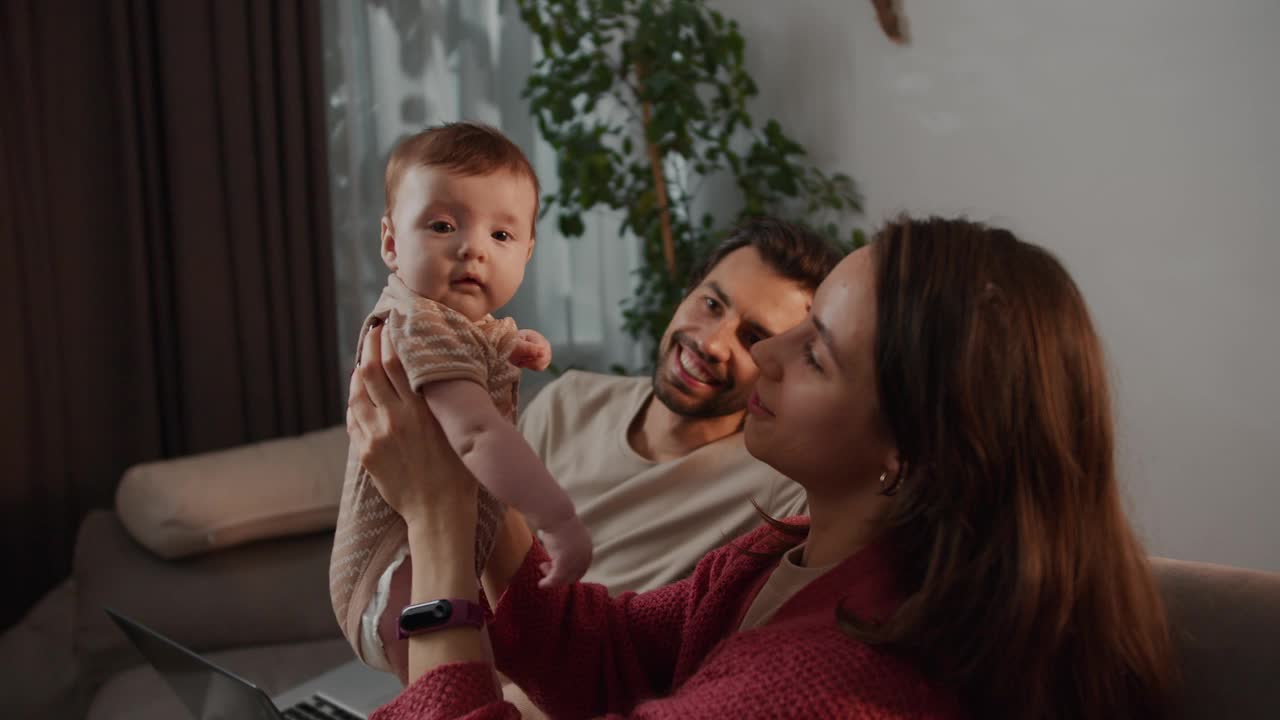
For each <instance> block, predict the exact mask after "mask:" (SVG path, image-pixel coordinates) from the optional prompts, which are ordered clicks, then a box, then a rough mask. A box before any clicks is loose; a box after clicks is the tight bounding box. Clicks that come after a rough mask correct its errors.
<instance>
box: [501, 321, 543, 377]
mask: <svg viewBox="0 0 1280 720" xmlns="http://www.w3.org/2000/svg"><path fill="white" fill-rule="evenodd" d="M511 364H512V365H515V366H516V367H518V368H524V369H526V370H537V371H539V372H541V371H543V370H546V369H547V368H548V367H549V366H550V365H551V343H550V342H547V339H546V338H544V337H542V333H540V332H538V331H537V330H520V331H518V332H517V333H516V349H515V350H512V351H511Z"/></svg>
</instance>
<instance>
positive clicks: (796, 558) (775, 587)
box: [738, 543, 840, 632]
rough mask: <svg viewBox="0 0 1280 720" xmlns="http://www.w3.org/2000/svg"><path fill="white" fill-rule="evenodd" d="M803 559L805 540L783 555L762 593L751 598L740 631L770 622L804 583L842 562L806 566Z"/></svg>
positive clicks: (766, 581) (739, 627)
mask: <svg viewBox="0 0 1280 720" xmlns="http://www.w3.org/2000/svg"><path fill="white" fill-rule="evenodd" d="M803 559H804V544H803V543H802V544H800V545H797V546H796V547H794V548H792V549H790V550H788V551H787V553H786V554H785V555H783V556H782V560H780V561H779V562H778V567H776V568H774V569H773V572H772V573H769V579H768V580H765V581H764V585H762V586H760V592H758V593H756V596H755V599H753V600H752V601H751V607H749V608H747V613H746V614H745V615H743V616H742V623H741V624H740V625H739V626H738V631H739V632H745V631H747V630H752V629H755V628H758V627H760V626H761V625H764V624H765V623H767V622H769V619H770V618H772V617H773V615H774V613H776V612H778V610H779V609H781V608H782V606H783V605H785V604H786V603H787V601H788V600H790V599H791V596H793V595H795V594H796V593H798V592H800V591H801V590H802V589H803V588H804V586H806V585H808V584H809V583H811V582H813V581H814V580H817V579H818V578H820V577H822V576H823V575H825V574H826V573H827V571H828V570H830V569H831V568H833V567H835V566H836V565H839V564H840V563H832V564H830V565H826V566H823V567H805V566H804V565H802V564H801V562H802V561H803Z"/></svg>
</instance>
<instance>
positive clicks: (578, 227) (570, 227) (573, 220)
mask: <svg viewBox="0 0 1280 720" xmlns="http://www.w3.org/2000/svg"><path fill="white" fill-rule="evenodd" d="M559 225H560V234H561V235H564V236H565V237H582V233H584V232H586V229H587V228H586V226H584V225H583V224H582V216H580V215H576V214H575V215H568V214H564V213H561V215H560V218H559Z"/></svg>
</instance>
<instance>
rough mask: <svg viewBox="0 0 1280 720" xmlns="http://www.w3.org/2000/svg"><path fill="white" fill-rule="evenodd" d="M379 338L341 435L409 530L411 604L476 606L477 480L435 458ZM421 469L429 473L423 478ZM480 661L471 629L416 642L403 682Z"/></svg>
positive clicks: (426, 423)
mask: <svg viewBox="0 0 1280 720" xmlns="http://www.w3.org/2000/svg"><path fill="white" fill-rule="evenodd" d="M382 330H383V328H382V327H381V326H377V327H374V328H371V329H370V330H369V333H368V335H367V336H366V339H365V342H364V347H363V350H362V354H361V358H360V367H359V368H358V369H357V374H356V376H355V377H353V378H352V383H351V394H350V396H349V397H348V402H347V431H348V433H349V434H350V435H351V441H352V443H353V444H354V445H355V446H356V447H357V448H358V449H359V451H360V461H361V463H362V464H363V465H364V467H365V469H367V470H368V471H369V474H370V476H371V478H372V480H373V482H374V484H375V486H377V488H378V492H380V493H381V494H382V496H383V498H384V499H385V500H386V501H387V504H388V505H390V506H391V507H392V509H394V510H395V511H396V512H398V513H399V514H400V515H401V517H403V518H404V521H405V524H406V525H407V527H408V539H409V553H410V556H412V557H413V559H414V561H413V578H412V585H411V591H410V592H411V596H410V601H411V602H415V603H416V602H426V601H428V600H436V599H440V598H450V597H454V598H464V599H471V600H473V601H474V600H476V599H477V590H476V582H475V574H474V573H475V557H474V556H475V547H474V539H475V531H476V483H475V479H474V478H472V477H471V475H470V473H468V472H467V471H466V468H464V467H462V466H461V464H460V463H459V461H458V460H457V456H456V455H455V454H454V453H452V452H436V451H433V447H437V446H440V445H442V444H443V445H445V446H446V447H447V443H444V442H443V439H442V431H441V429H440V426H439V425H438V424H437V423H436V422H435V419H434V418H433V417H432V416H431V413H430V412H429V410H428V409H427V407H426V404H425V403H424V402H422V400H421V399H420V398H418V397H417V396H416V395H415V394H414V393H413V391H412V389H411V388H410V387H409V380H408V376H407V375H406V374H405V372H404V368H403V367H401V366H400V362H399V358H397V357H396V356H395V353H394V350H391V349H390V343H389V342H387V338H386V337H385V336H384V334H383V333H382ZM384 353H385V355H384ZM384 358H385V360H384ZM426 467H431V468H432V470H433V471H432V472H431V473H423V472H422V469H423V468H426ZM424 476H427V477H424ZM483 657H484V652H483V646H482V645H481V641H480V633H479V631H477V630H475V629H473V628H465V627H464V628H451V629H448V630H442V631H439V632H433V633H427V634H425V635H417V636H414V637H413V638H411V639H410V641H409V678H410V680H413V679H416V678H418V677H420V676H422V674H423V673H425V672H427V671H428V670H431V669H432V668H435V667H437V666H439V665H442V664H445V663H452V662H467V661H478V660H481V659H483Z"/></svg>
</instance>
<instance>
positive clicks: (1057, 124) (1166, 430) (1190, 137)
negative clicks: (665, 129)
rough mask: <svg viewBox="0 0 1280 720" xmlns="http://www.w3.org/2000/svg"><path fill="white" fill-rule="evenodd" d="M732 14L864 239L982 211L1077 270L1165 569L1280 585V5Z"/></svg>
mask: <svg viewBox="0 0 1280 720" xmlns="http://www.w3.org/2000/svg"><path fill="white" fill-rule="evenodd" d="M904 4H905V9H906V14H907V16H908V18H909V19H910V22H911V29H912V35H913V37H912V43H911V45H910V46H908V47H905V48H900V47H897V46H894V45H892V44H891V43H890V42H889V41H888V40H887V39H885V38H884V36H883V35H882V34H881V33H880V30H879V28H878V27H877V26H876V24H875V16H874V11H873V10H872V8H871V4H870V2H867V0H849V1H848V2H835V1H834V0H832V1H830V2H815V1H812V0H811V1H809V2H797V1H795V0H788V2H786V3H785V4H784V3H781V2H778V1H777V0H722V1H721V2H718V3H717V5H718V6H719V7H720V8H721V9H722V10H723V11H724V12H725V13H726V14H728V15H730V16H732V17H734V18H737V19H738V20H739V22H740V23H741V25H742V30H743V34H744V35H745V36H746V38H747V53H748V63H749V67H750V68H751V70H752V72H753V73H754V74H755V77H756V79H757V81H758V82H759V84H760V87H761V98H760V102H759V103H758V105H757V107H756V110H757V112H759V113H763V114H768V115H773V116H775V117H777V118H778V119H779V120H780V121H782V123H783V126H784V128H786V129H787V131H788V132H789V133H790V134H791V135H792V136H793V137H795V138H796V139H798V140H799V141H801V142H802V143H804V144H805V145H806V147H808V148H809V150H810V152H811V153H812V154H813V155H814V157H815V159H816V161H817V162H818V164H819V165H820V166H822V167H824V168H826V169H842V170H845V171H847V172H849V173H850V174H851V175H852V176H853V177H854V178H856V179H857V180H858V181H859V182H860V183H862V186H863V189H864V191H865V192H866V195H867V200H868V224H875V223H877V222H878V221H880V220H881V219H883V218H885V217H886V216H887V215H889V214H891V213H894V212H896V211H897V210H900V209H906V210H909V211H911V212H912V213H924V212H939V213H946V214H950V213H957V212H963V213H967V214H968V215H970V216H971V217H974V218H975V219H982V220H988V221H994V222H997V223H1000V224H1003V225H1006V226H1008V227H1010V228H1011V229H1013V230H1015V231H1016V232H1018V233H1019V234H1020V235H1021V236H1022V237H1023V238H1024V239H1027V240H1030V241H1033V242H1036V243H1039V244H1041V245H1044V246H1046V247H1048V248H1050V249H1051V250H1053V251H1054V252H1055V253H1057V254H1058V256H1059V257H1060V258H1061V259H1062V260H1063V261H1064V263H1065V264H1066V265H1067V266H1068V268H1069V269H1070V270H1071V271H1072V273H1073V274H1074V275H1075V277H1076V280H1077V282H1079V283H1080V285H1081V286H1082V288H1083V290H1084V293H1085V297H1086V298H1087V299H1088V300H1089V302H1090V305H1091V308H1092V310H1093V314H1094V317H1095V320H1096V322H1097V323H1098V325H1099V326H1100V328H1101V332H1102V334H1103V336H1104V340H1105V342H1106V344H1107V347H1108V351H1109V353H1110V361H1111V365H1112V368H1113V372H1112V376H1113V378H1114V386H1115V391H1116V392H1115V394H1116V410H1117V416H1118V419H1119V433H1120V442H1121V456H1120V466H1121V469H1122V473H1123V476H1124V480H1125V483H1126V489H1127V492H1128V495H1129V498H1130V505H1131V508H1132V510H1133V518H1134V520H1135V522H1136V524H1137V525H1138V528H1139V530H1140V532H1141V533H1142V534H1143V536H1144V537H1145V538H1146V540H1147V543H1148V547H1149V548H1150V549H1151V550H1152V552H1154V553H1157V554H1163V555H1168V556H1172V557H1178V558H1183V559H1194V560H1205V561H1211V562H1222V563H1229V564H1236V565H1243V566H1250V567H1258V568H1267V569H1271V570H1280V379H1278V378H1277V377H1276V375H1277V373H1280V320H1277V317H1278V316H1280V282H1277V280H1276V274H1277V272H1280V232H1277V230H1276V229H1275V227H1274V226H1275V221H1276V219H1277V213H1280V1H1278V0H1217V1H1216V2H1203V0H1122V1H1121V2H1114V0H1112V1H1104V0H1087V1H1073V2H1049V1H1048V0H1034V1H1033V0H963V1H957V0H905V3H904Z"/></svg>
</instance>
